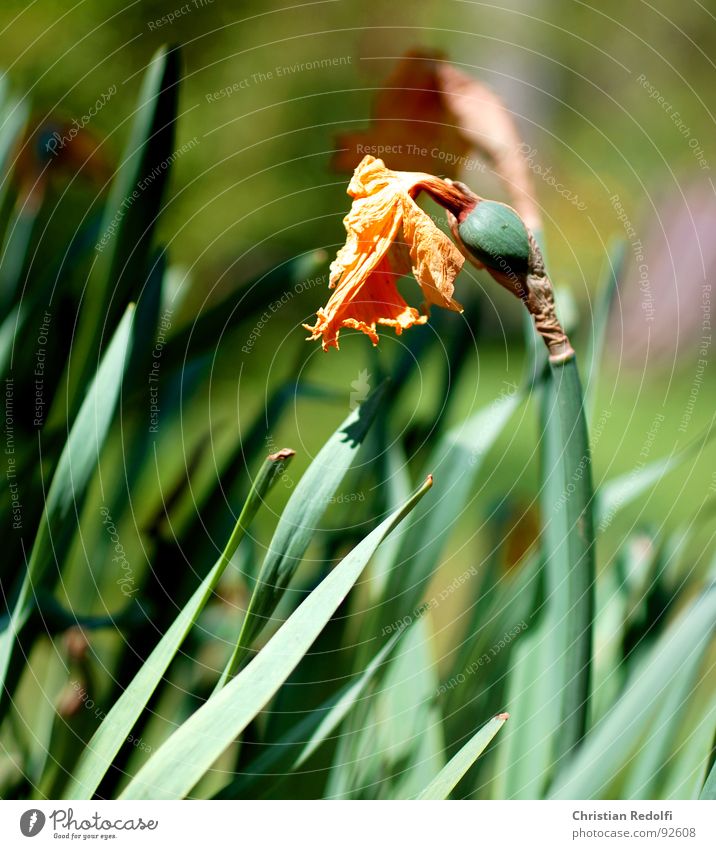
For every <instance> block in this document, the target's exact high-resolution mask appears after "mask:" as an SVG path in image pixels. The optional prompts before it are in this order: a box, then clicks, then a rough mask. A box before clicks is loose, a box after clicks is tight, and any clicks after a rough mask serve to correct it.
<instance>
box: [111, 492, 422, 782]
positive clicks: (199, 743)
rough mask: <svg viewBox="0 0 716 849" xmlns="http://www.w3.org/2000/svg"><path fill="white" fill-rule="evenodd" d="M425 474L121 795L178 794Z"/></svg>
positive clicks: (312, 628)
mask: <svg viewBox="0 0 716 849" xmlns="http://www.w3.org/2000/svg"><path fill="white" fill-rule="evenodd" d="M431 484H432V481H431V480H430V479H428V480H427V481H426V482H425V484H424V485H423V486H422V487H421V488H420V489H419V490H418V492H417V493H416V494H415V495H414V496H413V497H412V498H411V499H410V501H408V502H407V503H406V504H405V505H404V506H403V507H402V508H401V509H400V510H397V511H396V512H395V513H393V514H392V515H390V516H389V517H388V518H387V519H385V520H384V521H383V522H382V523H381V524H380V525H379V526H378V527H377V528H376V529H375V530H374V531H373V532H372V533H371V534H369V535H368V536H367V537H366V538H365V539H364V540H362V542H360V543H359V544H358V545H357V546H356V547H355V548H354V549H353V551H351V553H350V554H348V555H347V557H345V558H344V559H343V560H342V561H341V562H340V563H339V564H338V566H336V567H335V569H333V571H332V572H331V573H330V575H328V577H326V578H325V579H324V580H323V581H322V582H321V583H320V584H319V585H318V587H317V588H316V589H315V590H314V591H313V592H312V593H311V594H310V595H309V596H308V597H307V598H306V599H305V600H304V601H303V602H302V603H301V605H300V606H299V607H298V608H297V609H296V610H295V611H294V612H293V613H292V614H291V616H290V617H289V618H288V619H287V620H286V622H285V623H284V624H283V625H282V626H281V628H280V629H279V630H278V631H277V632H276V634H275V635H274V636H273V637H272V638H271V640H270V641H269V642H268V643H267V644H266V646H264V648H263V649H262V650H261V651H260V652H259V653H258V654H257V655H256V657H255V658H254V659H253V660H252V661H251V662H250V663H249V664H248V665H247V666H246V667H245V668H244V669H243V670H242V671H241V672H240V673H239V674H238V675H237V676H236V678H234V679H233V680H232V681H230V682H229V683H228V684H227V685H226V686H225V687H224V688H223V689H221V690H220V691H219V692H217V693H215V694H214V695H213V696H212V697H211V698H210V699H209V700H208V701H207V702H205V703H204V704H203V705H202V706H201V707H200V708H199V709H198V710H197V711H196V712H195V713H194V714H192V716H191V717H190V718H189V719H188V720H187V721H186V722H185V723H184V724H183V725H182V726H181V727H180V728H179V729H177V731H175V732H174V734H172V736H171V737H170V738H169V739H168V740H167V741H166V742H165V743H164V745H163V746H161V747H160V749H159V750H158V751H157V752H156V753H155V754H154V755H153V756H152V757H151V758H150V759H149V761H148V762H147V763H146V764H145V766H144V768H143V769H141V770H140V771H139V773H138V774H137V775H136V776H135V778H134V779H133V780H132V781H131V782H130V784H129V785H128V786H127V788H126V789H125V791H124V793H123V794H122V796H121V798H124V799H157V798H162V799H179V798H184V797H185V796H186V795H187V794H188V793H189V792H190V791H191V789H192V787H193V786H194V785H195V784H196V783H197V781H199V779H200V778H201V777H202V776H203V775H204V773H205V772H206V771H207V770H208V769H209V768H210V767H211V765H212V763H213V762H214V761H215V760H216V758H218V757H219V755H220V754H221V753H222V752H223V751H224V749H225V748H226V747H227V746H229V745H230V744H231V743H232V741H233V740H235V739H236V737H237V736H238V735H239V734H241V732H242V731H243V730H244V728H246V726H247V725H248V724H249V722H251V720H252V719H253V718H254V717H255V716H256V715H257V714H258V713H259V712H260V711H261V710H262V709H263V707H264V706H265V705H266V704H267V702H268V701H269V700H270V699H271V697H272V696H274V695H275V693H276V692H277V691H278V689H279V687H280V686H281V685H282V684H283V683H284V681H285V680H286V679H287V678H288V676H289V675H290V674H291V672H292V671H293V670H294V669H295V668H296V666H297V665H298V663H299V662H300V660H301V658H302V657H303V655H304V654H305V653H306V652H307V651H308V650H309V648H310V647H311V645H312V644H313V642H314V640H315V639H316V637H317V636H318V635H319V634H320V632H321V631H322V630H323V628H324V627H325V625H326V623H327V622H328V621H329V620H330V618H331V616H333V614H334V613H335V612H336V610H337V609H338V607H339V606H340V604H341V602H342V601H343V599H344V598H345V597H346V595H348V593H349V592H350V590H351V588H352V587H353V585H354V584H355V582H356V581H357V580H358V578H359V577H360V576H361V574H362V572H363V570H364V569H365V566H366V564H367V563H368V561H369V560H370V558H371V556H372V555H373V554H374V552H375V551H376V549H377V548H378V546H379V545H380V543H381V542H382V541H383V539H385V537H386V536H387V535H388V534H389V533H390V532H391V531H392V530H393V528H395V526H396V525H397V524H398V523H399V522H400V521H401V520H402V519H403V518H404V517H405V516H406V515H407V514H408V513H409V512H410V511H411V510H412V509H413V507H414V506H415V505H416V504H417V503H418V502H419V500H420V499H421V498H422V497H423V495H424V494H425V493H426V492H427V490H428V489H429V488H430V486H431Z"/></svg>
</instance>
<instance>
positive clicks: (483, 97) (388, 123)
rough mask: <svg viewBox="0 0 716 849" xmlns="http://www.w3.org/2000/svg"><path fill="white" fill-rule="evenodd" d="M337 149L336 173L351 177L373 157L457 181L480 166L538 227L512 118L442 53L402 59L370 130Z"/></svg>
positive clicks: (342, 139)
mask: <svg viewBox="0 0 716 849" xmlns="http://www.w3.org/2000/svg"><path fill="white" fill-rule="evenodd" d="M337 141H338V145H339V148H340V149H339V150H338V151H337V153H336V155H335V157H334V159H333V166H334V168H336V169H337V170H339V171H352V170H353V169H354V168H355V167H356V166H357V164H358V163H359V162H360V160H361V159H362V158H363V156H364V155H366V154H370V155H372V156H378V157H381V158H382V159H383V160H384V161H385V162H386V163H387V164H388V166H389V167H391V168H394V169H400V170H409V171H428V172H430V173H440V174H441V175H442V176H445V177H450V178H455V177H457V176H459V173H460V172H461V171H462V170H463V169H464V168H465V167H466V166H467V168H468V170H471V168H470V164H471V162H473V163H474V159H475V158H476V157H477V158H479V159H482V160H484V161H485V162H486V163H487V164H488V165H489V166H490V167H491V168H492V169H493V170H494V171H495V173H496V174H497V175H498V176H499V177H500V178H501V180H502V181H503V182H504V184H505V187H506V190H507V192H508V193H509V196H510V201H511V203H512V205H513V206H514V208H515V209H516V211H517V212H518V213H519V215H520V216H521V218H522V219H523V220H524V222H525V224H526V225H527V226H528V227H529V228H530V229H535V228H538V227H539V225H540V216H539V210H538V207H537V204H536V203H535V200H534V192H533V187H532V180H531V174H530V171H529V168H528V165H527V161H526V157H525V155H524V148H523V146H522V140H521V138H520V135H519V133H518V131H517V127H516V125H515V122H514V120H513V118H512V114H511V113H510V112H509V110H508V109H507V108H506V107H505V105H504V103H503V102H502V101H501V100H500V98H499V97H498V96H497V95H496V94H495V93H494V92H492V91H491V90H490V89H489V88H488V87H487V86H485V85H483V84H482V83H481V82H479V81H478V80H476V79H474V78H473V77H471V76H469V75H468V74H466V73H464V72H463V71H460V70H458V69H457V68H456V67H454V66H453V65H451V64H450V63H449V62H448V61H447V59H446V58H445V56H444V55H443V54H441V53H434V52H425V51H420V50H413V51H410V52H409V53H407V54H406V55H405V56H404V57H403V58H402V59H401V60H400V62H399V63H398V65H397V66H396V68H395V70H394V71H393V73H392V74H391V76H390V77H389V78H388V79H387V80H386V82H385V85H384V86H383V88H382V89H381V91H380V92H379V93H378V95H377V97H376V100H375V109H374V113H373V117H372V122H371V126H370V127H369V128H368V129H367V130H363V131H358V132H350V133H343V134H341V135H340V136H339V137H338V140H337ZM473 167H474V166H473Z"/></svg>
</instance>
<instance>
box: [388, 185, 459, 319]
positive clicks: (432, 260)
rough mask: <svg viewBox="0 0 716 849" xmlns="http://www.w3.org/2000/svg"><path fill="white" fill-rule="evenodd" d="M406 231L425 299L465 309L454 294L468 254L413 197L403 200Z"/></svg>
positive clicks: (416, 275) (447, 306) (439, 305)
mask: <svg viewBox="0 0 716 849" xmlns="http://www.w3.org/2000/svg"><path fill="white" fill-rule="evenodd" d="M403 235H404V238H405V242H406V244H407V245H408V246H409V250H410V259H411V262H412V271H413V274H414V275H415V279H416V280H417V281H418V283H419V284H420V288H421V289H422V290H423V294H424V295H425V300H426V302H427V303H428V304H435V305H436V306H438V307H444V308H445V309H449V310H454V311H455V312H462V307H461V306H460V304H459V303H458V302H457V301H455V300H454V299H453V297H452V294H453V292H454V291H455V286H454V280H455V278H456V277H457V275H458V274H459V272H460V269H461V268H462V265H463V263H464V262H465V257H464V256H463V255H462V254H461V253H460V251H459V250H458V249H457V248H456V247H455V245H454V244H453V243H452V242H451V241H450V239H449V238H448V237H447V236H446V235H445V234H444V233H443V232H442V230H440V229H439V228H438V227H437V226H436V225H435V224H434V223H433V220H432V218H430V216H429V215H427V214H426V213H425V212H423V210H422V209H420V207H419V206H418V205H417V204H416V203H415V201H413V200H412V199H411V198H406V199H405V201H404V203H403Z"/></svg>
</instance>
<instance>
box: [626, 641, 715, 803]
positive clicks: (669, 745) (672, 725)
mask: <svg viewBox="0 0 716 849" xmlns="http://www.w3.org/2000/svg"><path fill="white" fill-rule="evenodd" d="M700 664H701V655H700V654H699V653H698V652H694V653H693V654H691V655H688V656H687V657H685V658H684V660H683V662H682V664H681V665H680V667H679V668H678V669H677V670H676V675H675V676H674V678H673V679H672V682H671V686H670V687H669V689H668V690H667V691H666V692H665V693H664V694H663V697H662V698H661V699H659V701H658V704H657V710H656V712H655V713H654V717H653V719H652V720H651V722H650V723H649V726H648V728H647V729H646V734H645V735H644V736H643V737H642V739H641V741H640V743H639V748H638V750H637V752H636V754H635V755H634V757H633V759H632V761H631V762H630V764H629V770H628V773H627V776H626V778H625V781H624V783H623V784H622V785H621V786H620V791H619V795H620V798H622V799H660V798H662V796H661V793H660V786H659V782H660V779H661V777H662V776H661V772H662V770H663V769H664V767H665V764H667V763H668V761H669V754H670V752H672V751H673V749H674V741H675V739H676V737H677V735H678V732H679V730H680V729H681V726H682V725H683V723H684V719H685V716H684V714H685V711H684V705H685V704H687V703H688V701H689V698H690V697H691V695H692V693H693V689H694V682H695V680H696V673H697V672H698V668H699V666H700Z"/></svg>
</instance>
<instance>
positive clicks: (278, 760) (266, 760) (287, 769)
mask: <svg viewBox="0 0 716 849" xmlns="http://www.w3.org/2000/svg"><path fill="white" fill-rule="evenodd" d="M380 550H381V549H378V551H380ZM373 559H375V558H373ZM409 627H410V625H407V626H406V627H405V628H403V629H402V630H400V631H397V632H396V633H395V634H393V636H392V637H391V638H390V639H389V640H388V641H387V642H386V643H385V645H384V646H383V647H382V648H381V649H380V651H379V652H378V653H377V654H376V655H375V657H374V658H373V659H372V660H371V662H370V663H369V664H368V666H366V668H365V669H364V670H363V671H362V672H361V673H360V674H359V675H357V676H356V677H355V680H353V681H351V682H350V683H348V684H346V685H345V687H342V688H341V689H340V690H339V691H338V692H337V693H336V694H334V695H332V696H331V697H330V698H329V699H326V701H325V702H324V703H323V704H322V705H320V706H319V707H317V708H316V709H315V710H312V711H311V712H310V713H308V714H306V715H305V716H304V717H303V719H301V720H300V721H299V722H297V723H295V724H294V725H293V726H292V727H291V729H290V730H289V731H287V732H286V733H285V734H283V735H282V736H281V737H280V738H279V739H277V740H274V741H272V742H271V743H267V744H266V751H265V752H264V753H263V754H262V755H260V756H259V757H258V758H256V759H255V760H253V761H251V763H249V764H248V765H247V766H246V768H245V770H244V772H243V773H242V774H240V775H238V776H237V777H236V778H235V779H234V780H233V781H232V782H231V783H230V784H228V785H227V786H226V787H225V788H224V789H223V790H222V791H221V792H220V793H219V794H218V796H217V797H215V798H220V799H236V798H240V797H241V795H244V794H246V793H250V794H251V798H258V797H263V795H264V794H263V793H262V791H261V790H260V789H259V790H257V789H256V788H257V786H258V785H260V786H263V784H262V782H267V781H269V780H270V781H271V785H270V789H271V790H272V791H274V790H275V789H276V784H277V783H278V782H280V781H281V778H282V777H286V776H287V775H290V773H291V772H293V771H297V770H299V768H300V767H301V766H302V765H303V764H304V763H305V762H306V761H307V760H308V759H309V758H310V757H311V755H313V754H314V753H315V752H316V751H317V750H318V749H319V748H320V746H321V745H322V744H323V743H325V742H326V741H327V740H329V739H330V735H331V733H332V732H333V731H334V730H335V729H336V728H337V727H338V726H339V725H340V723H341V722H342V721H343V720H344V719H345V718H346V716H347V715H348V714H349V713H350V712H351V710H352V709H353V708H354V707H355V706H356V704H357V703H360V702H361V701H362V699H363V697H364V693H365V691H366V690H367V688H368V685H369V684H370V683H371V682H372V681H373V680H374V679H375V678H376V677H377V675H378V673H379V672H380V671H381V669H382V668H384V666H385V662H386V661H387V660H388V659H389V658H390V656H391V653H392V652H393V650H394V649H395V647H396V645H397V644H398V641H399V640H400V638H401V636H402V635H403V634H404V633H405V631H406V630H407V629H408V628H409Z"/></svg>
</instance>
